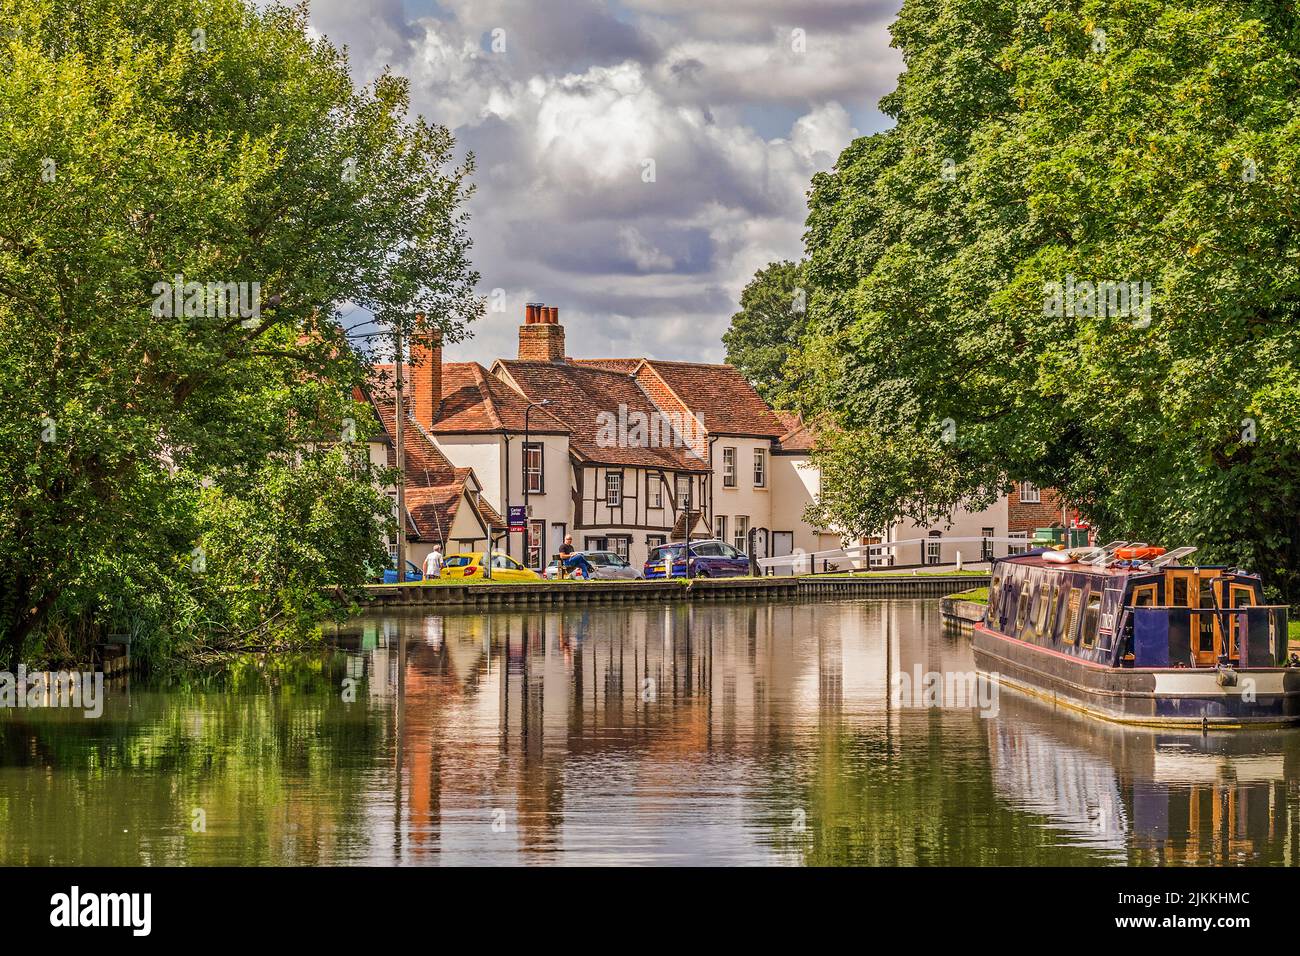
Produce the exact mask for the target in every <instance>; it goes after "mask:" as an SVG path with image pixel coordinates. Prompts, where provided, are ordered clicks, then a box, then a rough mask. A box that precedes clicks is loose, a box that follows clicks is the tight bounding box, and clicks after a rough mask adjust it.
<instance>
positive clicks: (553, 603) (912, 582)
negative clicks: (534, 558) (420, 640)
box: [362, 574, 988, 610]
mask: <svg viewBox="0 0 1300 956" xmlns="http://www.w3.org/2000/svg"><path fill="white" fill-rule="evenodd" d="M987 584H988V578H987V577H983V576H978V575H950V574H945V575H937V574H936V575H897V576H894V575H890V576H879V577H876V576H873V577H857V578H850V577H847V576H846V577H834V576H830V575H827V576H826V577H821V578H817V577H807V578H794V577H787V578H775V577H769V578H724V579H721V580H714V579H707V580H702V579H698V578H697V579H696V580H693V581H683V580H672V581H583V582H538V583H536V584H488V583H482V584H433V585H426V584H422V583H420V582H418V581H417V582H413V583H411V584H374V585H370V586H369V587H367V588H366V592H365V598H364V600H363V602H362V606H363V607H365V608H367V609H374V610H378V609H387V608H398V607H445V608H494V607H512V608H531V607H571V606H582V605H617V604H648V603H655V604H658V603H663V602H665V601H754V600H790V599H807V598H820V597H832V596H834V597H850V596H852V597H904V598H922V597H942V596H943V595H945V594H951V593H952V592H953V590H954V589H956V588H961V589H963V590H964V589H966V588H971V587H979V586H982V585H983V586H987Z"/></svg>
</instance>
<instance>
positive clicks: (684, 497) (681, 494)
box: [675, 475, 691, 508]
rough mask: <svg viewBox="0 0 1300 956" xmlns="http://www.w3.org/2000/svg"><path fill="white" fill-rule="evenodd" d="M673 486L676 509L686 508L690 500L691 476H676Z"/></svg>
mask: <svg viewBox="0 0 1300 956" xmlns="http://www.w3.org/2000/svg"><path fill="white" fill-rule="evenodd" d="M675 486H676V491H677V507H678V508H685V507H687V505H689V504H690V500H691V476H690V475H677V476H676V478H675Z"/></svg>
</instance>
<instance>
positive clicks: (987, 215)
mask: <svg viewBox="0 0 1300 956" xmlns="http://www.w3.org/2000/svg"><path fill="white" fill-rule="evenodd" d="M893 33H894V41H895V45H897V46H898V47H899V48H900V49H901V50H902V52H903V55H904V58H905V62H906V70H905V72H904V73H903V75H902V76H901V77H900V80H899V85H898V88H897V90H896V91H895V92H894V93H892V94H891V95H889V96H888V97H886V98H885V100H884V101H883V103H882V106H883V108H884V109H885V110H886V111H887V112H888V113H889V114H890V115H891V116H893V117H894V118H895V119H896V121H897V123H896V125H895V126H894V127H893V128H892V129H891V130H889V131H888V132H885V133H882V134H879V135H876V136H873V137H868V138H864V139H862V140H859V141H857V142H855V143H853V144H852V145H851V146H850V147H849V148H848V149H846V150H845V151H844V153H843V154H842V155H841V156H840V158H839V161H838V163H837V165H836V167H835V169H834V170H833V171H832V172H831V173H828V174H824V175H820V176H818V177H816V179H815V181H814V186H813V192H812V198H811V203H810V213H809V219H808V230H807V234H806V240H807V247H808V257H809V263H808V266H807V276H808V283H809V288H810V303H809V306H810V333H809V338H810V341H809V343H808V349H809V354H810V356H812V357H813V358H812V359H810V364H811V366H812V368H813V369H814V370H815V373H816V377H815V381H813V382H811V383H810V384H809V385H808V387H806V388H805V389H804V391H803V392H802V395H801V397H802V400H803V402H804V404H805V406H806V407H808V408H812V409H816V410H820V411H822V412H825V413H826V414H827V416H828V418H829V419H830V420H831V421H833V422H834V423H835V424H836V425H837V426H838V427H839V429H840V430H841V432H842V434H841V435H840V436H839V438H838V441H839V446H840V448H841V449H842V448H845V447H852V446H853V445H854V444H856V445H858V446H862V447H865V448H868V449H871V450H873V451H874V452H879V453H882V454H883V452H885V451H894V452H897V453H898V454H901V455H902V456H903V458H904V461H903V462H901V463H899V464H898V465H896V466H894V467H893V468H889V469H886V470H885V471H884V472H883V473H882V475H881V477H880V479H879V480H877V478H875V477H874V476H872V475H862V476H855V475H853V474H852V473H851V472H850V471H848V469H847V468H845V467H840V468H839V470H838V472H836V470H835V469H831V472H832V473H831V474H830V478H831V480H830V481H829V482H828V483H827V484H825V485H824V491H823V496H824V497H823V508H822V511H823V512H824V513H823V515H822V516H821V517H822V520H834V521H838V522H839V523H841V524H844V525H846V526H854V527H862V526H870V527H881V526H883V525H884V524H886V523H888V521H889V520H891V519H892V518H894V517H897V516H899V515H900V514H902V513H903V512H904V509H905V508H906V507H907V506H908V504H909V496H908V495H906V494H904V493H903V492H902V491H901V490H900V488H899V483H898V475H899V474H900V473H903V474H907V475H910V476H911V477H912V478H913V480H915V481H916V482H918V484H917V485H915V486H913V487H912V490H911V492H910V503H911V504H912V505H915V504H916V502H918V501H920V502H922V503H926V504H935V505H937V506H941V505H946V504H947V503H948V502H949V501H950V500H952V499H953V498H954V497H960V496H961V493H970V494H973V495H976V496H979V495H986V494H988V493H989V492H990V491H991V490H996V489H997V488H998V487H1000V486H1002V485H1003V484H1004V483H1005V482H1006V480H1007V479H1008V477H1013V478H1016V479H1024V480H1031V481H1034V482H1035V483H1037V484H1039V485H1043V486H1047V485H1053V486H1056V487H1058V488H1060V489H1062V490H1063V491H1064V493H1065V494H1066V496H1067V497H1068V498H1069V499H1070V500H1071V501H1072V502H1073V503H1075V504H1077V505H1078V506H1080V507H1081V508H1082V510H1083V511H1084V513H1085V514H1087V515H1088V516H1089V517H1091V518H1092V519H1093V520H1094V521H1095V522H1096V523H1098V524H1099V525H1100V526H1101V527H1102V528H1103V529H1104V530H1105V533H1106V534H1107V535H1110V536H1115V537H1128V538H1142V539H1145V540H1150V541H1158V542H1161V543H1165V544H1169V545H1174V544H1182V543H1189V544H1195V545H1198V546H1200V547H1201V549H1202V555H1201V556H1202V558H1203V559H1208V560H1218V561H1223V562H1228V563H1240V564H1243V565H1247V566H1251V567H1254V568H1256V569H1258V570H1260V571H1262V572H1263V573H1264V574H1265V575H1267V576H1269V578H1270V579H1271V580H1272V582H1273V583H1274V584H1276V585H1278V586H1279V587H1280V588H1281V590H1282V591H1283V593H1285V594H1286V595H1287V596H1289V597H1290V598H1291V599H1293V600H1294V599H1296V598H1300V517H1298V516H1300V427H1298V426H1300V378H1298V377H1297V374H1296V373H1297V365H1298V364H1300V361H1298V360H1300V354H1298V350H1300V339H1298V338H1297V336H1296V325H1297V302H1298V301H1300V243H1298V241H1297V230H1296V227H1295V223H1296V221H1297V215H1296V214H1297V211H1298V206H1300V187H1298V183H1297V174H1298V172H1300V119H1298V117H1300V110H1297V105H1298V103H1300V68H1298V67H1300V62H1297V54H1298V53H1300V30H1298V29H1297V19H1296V13H1295V11H1294V9H1293V8H1292V7H1289V6H1285V5H1281V4H1274V3H1262V2H1261V3H1244V4H1237V3H1226V2H1206V0H1201V2H1195V3H1167V2H1157V0H1143V2H1138V3H1129V4H1116V3H1108V2H1083V3H1063V2H1059V0H1039V2H1032V3H1023V2H1011V0H907V2H905V3H904V5H903V9H902V12H901V14H900V16H899V20H898V22H897V23H896V24H895V26H894V28H893ZM1103 282H1115V283H1123V289H1124V291H1125V292H1129V291H1130V290H1131V289H1132V288H1133V286H1132V284H1134V283H1136V292H1137V294H1136V295H1131V296H1130V297H1129V301H1128V302H1127V306H1128V307H1127V308H1125V307H1124V306H1125V303H1124V302H1123V301H1121V300H1120V298H1119V288H1120V287H1119V286H1118V285H1116V286H1113V287H1112V288H1111V290H1110V292H1109V295H1107V294H1103V295H1101V302H1102V304H1101V307H1098V308H1090V307H1088V304H1091V305H1096V301H1097V300H1096V299H1095V298H1092V299H1089V298H1088V297H1087V295H1086V290H1087V288H1088V286H1086V285H1084V283H1093V284H1094V286H1095V285H1098V284H1100V283H1103ZM1144 283H1149V289H1150V298H1149V299H1146V298H1145V297H1143V296H1142V292H1143V291H1144V289H1145V288H1148V287H1147V286H1144V285H1143V284H1144ZM1102 288H1103V289H1105V287H1104V286H1103V287H1102ZM1068 289H1074V290H1075V291H1076V293H1077V292H1079V290H1084V293H1085V294H1084V295H1083V296H1082V297H1080V295H1077V294H1076V295H1075V296H1074V297H1073V299H1072V300H1071V301H1066V300H1067V298H1068V296H1067V295H1066V291H1065V290H1068ZM1147 304H1149V309H1148V308H1147V307H1146V305H1147ZM1070 306H1074V307H1070ZM1148 320H1149V321H1148ZM835 453H836V452H835V450H834V449H832V450H831V451H830V452H828V454H829V455H831V456H833V455H834V454H835ZM936 456H939V457H940V458H941V459H942V460H943V461H945V462H946V464H947V466H948V467H947V469H946V470H944V469H940V468H935V467H933V466H932V465H933V461H934V460H935V458H936ZM828 460H830V461H831V463H832V464H834V463H835V460H834V459H833V457H832V458H830V459H828ZM840 464H841V465H844V464H846V462H844V461H843V460H841V462H840ZM837 474H839V475H842V476H843V477H842V478H838V477H836V475H837Z"/></svg>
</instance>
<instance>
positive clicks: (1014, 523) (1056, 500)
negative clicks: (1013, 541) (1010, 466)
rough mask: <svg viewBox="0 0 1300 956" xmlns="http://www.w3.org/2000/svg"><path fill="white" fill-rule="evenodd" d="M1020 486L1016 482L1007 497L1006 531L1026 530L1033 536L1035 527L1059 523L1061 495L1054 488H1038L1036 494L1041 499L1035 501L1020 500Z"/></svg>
mask: <svg viewBox="0 0 1300 956" xmlns="http://www.w3.org/2000/svg"><path fill="white" fill-rule="evenodd" d="M1020 488H1021V486H1020V484H1019V483H1018V482H1017V483H1016V485H1015V486H1014V487H1013V488H1012V489H1011V494H1010V496H1009V497H1008V498H1007V531H1008V533H1014V532H1016V531H1028V532H1029V535H1030V537H1033V534H1034V529H1035V528H1046V527H1048V526H1050V525H1059V524H1060V523H1061V497H1060V495H1058V494H1057V493H1056V490H1055V489H1053V488H1041V489H1039V493H1038V494H1039V497H1040V498H1041V499H1042V500H1041V501H1039V502H1037V503H1035V502H1027V501H1021V500H1020ZM1071 517H1073V515H1071Z"/></svg>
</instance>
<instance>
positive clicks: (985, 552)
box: [980, 528, 996, 561]
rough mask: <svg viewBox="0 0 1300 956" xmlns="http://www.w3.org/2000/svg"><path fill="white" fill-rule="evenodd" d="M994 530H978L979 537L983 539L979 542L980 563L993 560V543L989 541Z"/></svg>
mask: <svg viewBox="0 0 1300 956" xmlns="http://www.w3.org/2000/svg"><path fill="white" fill-rule="evenodd" d="M995 530H996V529H994V528H980V537H982V538H983V539H984V540H983V541H981V542H980V560H981V561H992V560H993V542H992V541H991V540H989V539H990V538H992V537H993V535H994V532H995Z"/></svg>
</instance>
